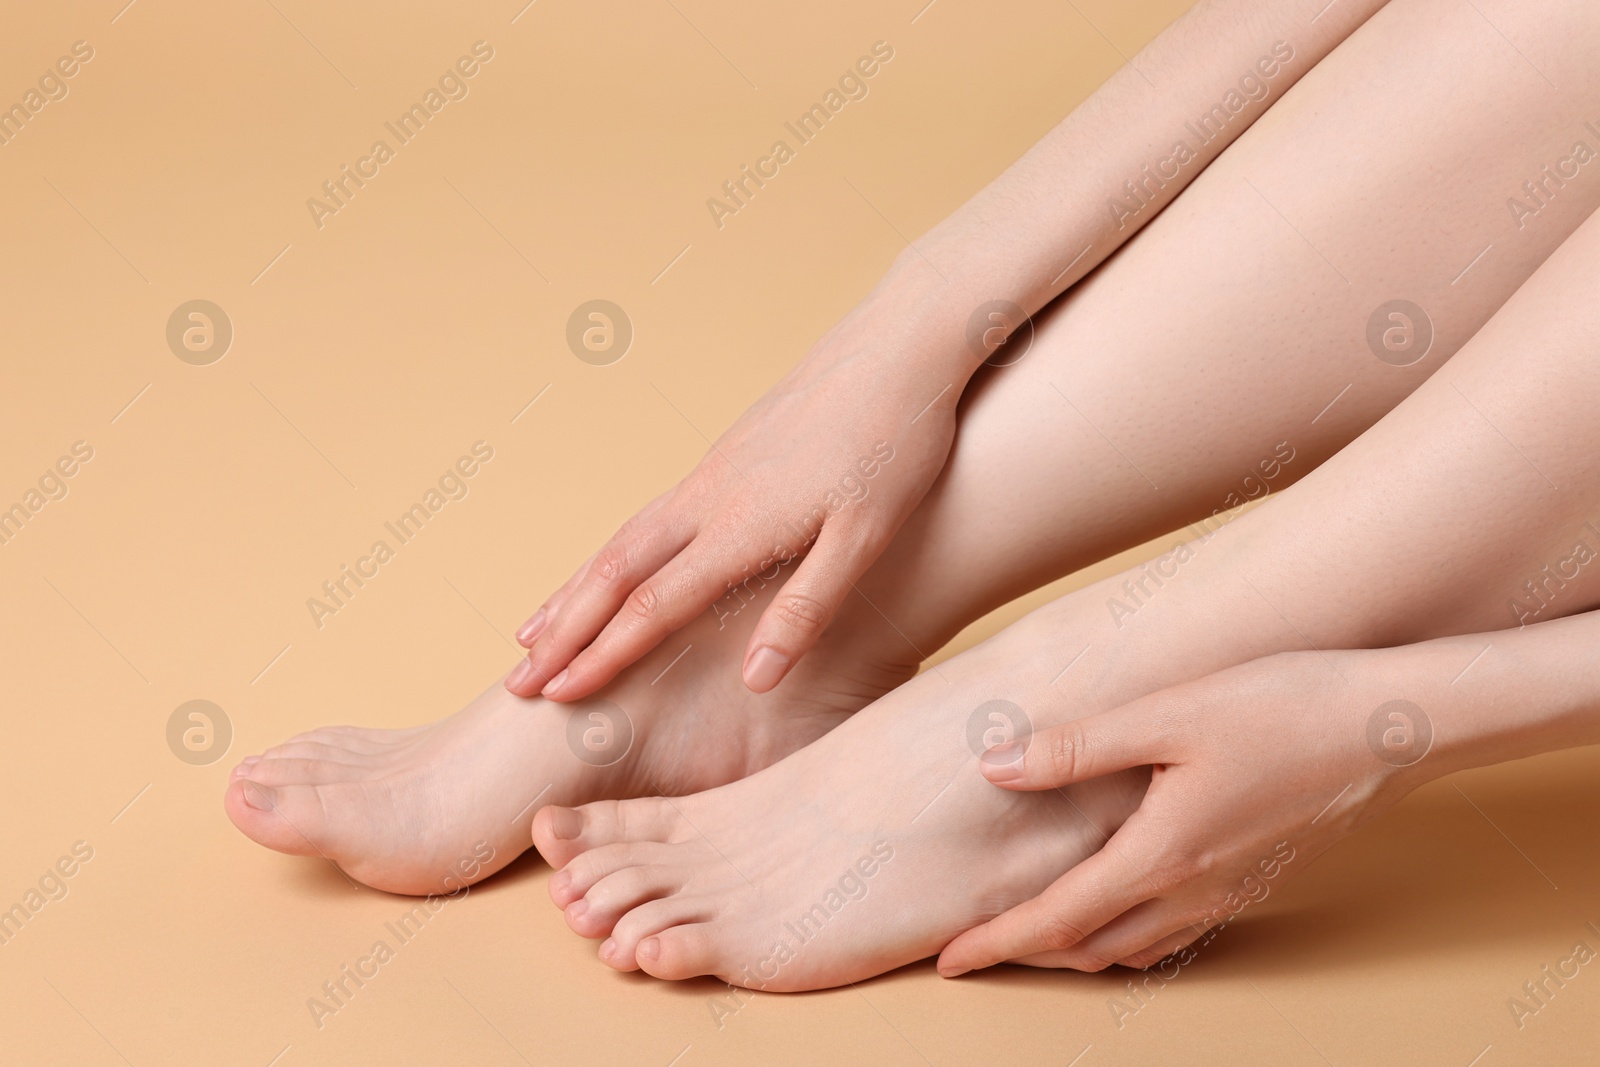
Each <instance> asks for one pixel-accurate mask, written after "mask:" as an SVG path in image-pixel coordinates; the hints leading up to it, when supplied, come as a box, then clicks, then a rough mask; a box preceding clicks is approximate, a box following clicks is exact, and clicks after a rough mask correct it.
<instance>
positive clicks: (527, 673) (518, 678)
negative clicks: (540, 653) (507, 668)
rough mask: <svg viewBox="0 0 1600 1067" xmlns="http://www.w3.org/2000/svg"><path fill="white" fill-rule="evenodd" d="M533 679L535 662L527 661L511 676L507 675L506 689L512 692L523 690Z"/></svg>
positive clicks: (514, 669)
mask: <svg viewBox="0 0 1600 1067" xmlns="http://www.w3.org/2000/svg"><path fill="white" fill-rule="evenodd" d="M532 678H533V660H531V659H525V660H523V661H522V662H521V663H519V664H517V665H516V667H514V668H512V671H511V673H510V674H508V675H506V688H507V689H510V690H513V691H515V690H517V689H521V688H522V687H523V686H525V685H527V684H528V682H529V681H530V680H531V679H532Z"/></svg>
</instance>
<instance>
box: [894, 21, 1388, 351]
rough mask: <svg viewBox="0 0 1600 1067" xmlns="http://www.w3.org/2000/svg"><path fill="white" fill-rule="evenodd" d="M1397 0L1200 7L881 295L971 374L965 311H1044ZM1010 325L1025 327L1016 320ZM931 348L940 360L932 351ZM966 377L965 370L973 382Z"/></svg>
mask: <svg viewBox="0 0 1600 1067" xmlns="http://www.w3.org/2000/svg"><path fill="white" fill-rule="evenodd" d="M1385 2H1386V0H1338V2H1336V3H1333V4H1330V5H1329V6H1328V7H1327V8H1325V9H1324V10H1323V11H1322V12H1321V13H1320V14H1318V13H1317V11H1316V5H1314V4H1307V3H1305V2H1303V0H1201V2H1200V3H1199V4H1197V5H1196V6H1195V7H1194V8H1193V9H1192V10H1191V11H1189V12H1188V13H1187V14H1185V15H1184V16H1183V17H1182V18H1180V19H1178V21H1176V22H1175V23H1173V24H1172V25H1171V26H1169V27H1168V28H1167V29H1166V30H1165V31H1163V32H1162V33H1161V34H1160V35H1159V36H1158V37H1157V38H1156V39H1155V40H1154V41H1152V42H1151V43H1150V44H1149V45H1148V46H1147V47H1146V48H1145V49H1143V50H1142V51H1141V52H1140V53H1139V54H1138V55H1136V56H1135V57H1134V58H1133V60H1132V62H1131V63H1129V64H1127V65H1124V66H1123V67H1122V68H1121V69H1120V70H1118V71H1117V73H1115V74H1114V75H1112V77H1111V78H1110V79H1109V80H1108V81H1107V82H1106V83H1105V84H1104V85H1103V86H1101V87H1100V89H1098V90H1097V91H1096V92H1095V93H1094V95H1092V96H1091V97H1089V99H1087V100H1086V101H1084V102H1083V103H1082V104H1081V105H1080V106H1079V107H1077V108H1076V109H1075V110H1074V111H1073V112H1072V113H1071V114H1070V115H1068V116H1067V117H1066V119H1064V120H1063V121H1062V122H1061V123H1060V124H1059V125H1057V126H1056V127H1055V128H1054V129H1053V130H1051V131H1050V132H1049V133H1048V134H1046V135H1045V137H1044V138H1043V139H1042V140H1041V141H1039V142H1038V143H1037V144H1036V145H1034V146H1033V148H1031V149H1030V150H1029V151H1028V152H1027V153H1026V154H1025V155H1024V156H1023V157H1022V158H1021V159H1019V160H1018V161H1017V162H1016V163H1014V164H1013V165H1012V166H1011V167H1010V168H1008V169H1007V170H1006V171H1005V172H1004V173H1003V174H1001V175H1000V176H999V177H998V178H996V179H995V180H994V181H993V182H991V183H990V184H989V185H988V186H987V187H986V188H984V189H983V190H981V191H980V192H979V193H978V194H977V195H976V196H974V197H973V198H972V199H971V200H970V201H968V202H967V203H966V204H965V205H963V206H962V207H961V208H959V209H958V210H957V211H956V212H955V213H954V214H952V215H951V216H950V217H949V218H947V219H946V220H945V221H943V222H941V223H940V224H939V225H937V226H935V227H934V228H933V229H932V230H931V231H930V232H929V233H927V234H926V235H924V236H923V237H922V238H920V239H919V240H917V241H916V242H915V244H914V245H913V246H912V247H910V248H908V249H906V250H905V251H904V252H903V253H901V255H900V256H899V257H898V258H897V260H896V262H895V264H894V266H893V267H892V268H891V270H890V271H889V273H888V275H887V277H886V278H885V279H884V281H883V282H882V283H881V284H880V285H879V287H878V288H877V290H875V291H874V293H873V295H872V297H871V298H869V301H868V305H869V306H870V307H873V308H876V309H878V310H879V311H882V312H883V313H884V314H883V315H882V316H876V315H875V316H874V317H875V318H879V317H881V318H882V319H883V320H884V321H896V322H900V323H905V324H908V325H907V326H906V327H905V328H906V329H910V330H915V331H917V333H918V334H919V335H920V336H919V337H918V338H917V340H918V341H919V342H920V343H917V344H914V345H910V346H907V347H908V348H909V349H911V350H913V351H916V352H917V353H918V358H932V359H934V360H937V361H941V366H942V369H946V370H947V371H948V372H949V373H950V374H951V375H953V376H960V375H963V374H964V375H970V374H971V373H972V372H973V371H975V370H976V369H977V367H978V365H979V364H980V363H981V362H982V360H983V359H984V357H985V353H984V352H983V351H982V350H981V349H978V348H976V347H975V346H974V345H973V344H971V343H970V339H969V338H968V336H967V332H968V326H969V319H970V318H971V317H972V314H973V312H974V310H975V309H976V308H978V307H979V306H980V305H981V304H983V303H985V302H986V301H990V300H1004V301H1008V302H1009V303H1011V304H1014V305H1016V306H1017V307H1018V308H1020V309H1021V311H1022V312H1023V313H1024V314H1026V315H1032V314H1033V313H1035V312H1037V311H1038V310H1039V309H1040V308H1042V307H1043V306H1044V305H1045V304H1046V303H1048V302H1049V301H1050V300H1052V299H1053V298H1054V297H1056V296H1057V295H1059V294H1060V293H1061V292H1063V291H1064V290H1065V289H1066V288H1067V287H1069V286H1070V285H1072V284H1073V283H1074V282H1076V281H1077V280H1078V279H1079V278H1081V277H1083V276H1084V275H1085V274H1087V273H1088V272H1089V271H1090V270H1092V269H1093V268H1094V267H1095V266H1096V265H1098V264H1099V263H1100V262H1102V261H1103V260H1104V259H1105V258H1106V257H1107V256H1109V255H1110V254H1111V253H1112V252H1114V251H1115V250H1116V249H1117V248H1118V247H1120V246H1121V245H1122V243H1123V242H1125V241H1126V240H1127V239H1128V238H1129V237H1131V236H1132V235H1133V234H1134V233H1136V232H1137V231H1138V230H1139V228H1140V227H1141V226H1143V225H1144V224H1145V223H1146V222H1148V221H1149V220H1150V219H1151V218H1153V217H1154V216H1155V215H1156V214H1157V212H1159V211H1160V210H1161V209H1162V208H1163V207H1165V206H1166V204H1168V203H1169V202H1170V201H1171V200H1172V199H1173V198H1174V197H1176V196H1177V195H1178V193H1179V192H1181V191H1182V189H1183V188H1184V187H1185V186H1186V185H1187V184H1188V183H1189V182H1190V181H1191V180H1192V179H1193V178H1194V176H1195V175H1196V174H1198V173H1199V172H1200V171H1201V170H1203V169H1204V168H1205V166H1206V165H1207V164H1208V163H1210V162H1211V160H1213V159H1214V158H1216V156H1217V155H1218V154H1219V153H1221V152H1222V150H1223V149H1224V148H1226V147H1227V146H1228V145H1229V144H1231V143H1232V142H1233V141H1234V139H1235V138H1237V137H1238V135H1239V134H1240V133H1242V132H1243V131H1244V130H1245V129H1246V128H1248V127H1249V125H1250V124H1251V123H1252V122H1254V121H1255V120H1256V118H1258V117H1259V116H1260V115H1261V114H1262V112H1264V111H1265V110H1266V109H1267V107H1269V106H1270V105H1271V104H1272V103H1273V102H1274V101H1275V100H1277V99H1278V98H1279V97H1281V96H1282V95H1283V94H1284V92H1286V91H1287V90H1288V88H1289V87H1290V86H1291V85H1293V84H1294V82H1295V81H1297V80H1298V79H1299V78H1300V76H1301V75H1303V74H1304V73H1305V72H1306V71H1308V70H1310V69H1311V68H1312V67H1313V66H1315V65H1316V64H1317V63H1318V62H1319V61H1320V60H1321V59H1322V58H1323V57H1324V56H1325V55H1327V54H1328V52H1330V51H1331V50H1332V49H1333V48H1334V47H1335V46H1336V45H1337V44H1338V43H1339V42H1340V41H1342V40H1344V39H1345V38H1346V37H1348V36H1349V35H1350V34H1351V33H1352V32H1354V30H1355V29H1356V28H1357V27H1359V26H1360V25H1361V24H1362V23H1363V22H1364V21H1366V19H1367V18H1368V17H1370V16H1371V15H1372V13H1373V12H1375V11H1376V10H1377V9H1378V8H1380V7H1382V6H1383V5H1384V3H1385ZM1007 325H1015V323H1008V324H1007ZM930 353H931V356H930V355H929V354H930ZM961 381H963V382H964V381H965V377H961Z"/></svg>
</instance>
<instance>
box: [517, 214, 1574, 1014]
mask: <svg viewBox="0 0 1600 1067" xmlns="http://www.w3.org/2000/svg"><path fill="white" fill-rule="evenodd" d="M1597 278H1600V214H1597V215H1595V216H1594V217H1592V218H1591V219H1590V220H1589V221H1588V222H1587V223H1586V224H1585V225H1584V226H1583V227H1582V228H1581V229H1580V230H1579V231H1578V232H1577V233H1576V234H1575V235H1574V236H1573V237H1572V238H1571V239H1570V240H1569V241H1568V242H1567V243H1566V244H1565V245H1564V246H1563V247H1562V248H1561V250H1560V251H1558V252H1557V253H1556V254H1555V255H1554V256H1552V257H1551V259H1550V260H1549V261H1548V262H1547V263H1546V264H1545V265H1544V266H1543V267H1541V268H1540V270H1539V271H1538V272H1537V273H1536V274H1535V275H1534V277H1533V278H1532V279H1530V281H1529V282H1528V283H1527V284H1526V285H1525V286H1524V287H1523V288H1522V289H1521V290H1520V291H1519V292H1518V293H1517V294H1516V296H1515V297H1513V298H1512V300H1511V301H1510V302H1509V303H1508V304H1507V305H1506V307H1505V308H1504V309H1502V310H1501V311H1500V313H1498V314H1497V315H1496V316H1495V317H1494V319H1492V320H1491V321H1490V322H1489V323H1488V324H1487V325H1486V326H1485V327H1484V328H1483V330H1481V331H1480V332H1479V333H1478V335H1477V336H1476V337H1474V338H1473V339H1472V341H1471V342H1470V343H1469V344H1468V345H1467V346H1466V347H1465V349H1464V350H1463V351H1462V352H1461V353H1460V355H1458V356H1457V357H1456V358H1455V359H1454V360H1452V361H1451V363H1450V364H1449V365H1448V366H1447V367H1445V368H1443V369H1442V370H1440V372H1439V373H1438V374H1437V375H1435V376H1434V377H1433V378H1432V380H1430V381H1429V382H1427V383H1426V384H1425V385H1424V386H1423V387H1422V388H1421V389H1419V390H1418V391H1417V392H1416V393H1415V394H1413V395H1412V396H1411V397H1409V398H1407V399H1406V400H1405V401H1404V402H1402V403H1401V404H1400V405H1399V406H1398V407H1397V408H1396V409H1395V410H1394V411H1393V412H1392V413H1390V414H1389V415H1388V416H1387V417H1386V418H1385V419H1383V420H1382V421H1381V422H1379V423H1378V425H1376V426H1375V427H1373V428H1372V429H1371V430H1370V431H1369V432H1368V433H1366V434H1364V435H1362V437H1361V438H1359V439H1358V440H1357V441H1355V442H1354V443H1352V444H1351V445H1350V446H1349V447H1347V448H1346V449H1345V450H1343V451H1342V452H1340V453H1339V454H1338V455H1337V456H1335V457H1334V458H1333V459H1331V460H1329V461H1328V462H1327V463H1326V464H1324V465H1323V466H1322V467H1320V468H1319V469H1318V470H1317V471H1315V472H1314V473H1312V474H1311V475H1310V476H1309V477H1308V478H1306V479H1305V480H1304V481H1303V482H1302V483H1300V484H1299V485H1296V486H1295V487H1293V488H1291V489H1290V490H1288V491H1287V492H1285V493H1284V494H1283V495H1282V496H1280V497H1278V498H1277V499H1275V500H1273V501H1271V502H1269V503H1268V504H1267V505H1266V506H1265V507H1263V508H1260V509H1258V510H1256V511H1254V512H1252V513H1250V514H1248V515H1246V516H1244V517H1242V518H1241V519H1239V520H1238V521H1237V522H1235V523H1234V524H1232V525H1230V526H1228V527H1226V528H1224V529H1222V530H1221V531H1220V532H1218V533H1217V534H1215V535H1214V536H1213V537H1212V538H1211V539H1210V540H1209V541H1207V542H1197V543H1194V544H1186V545H1183V546H1182V547H1181V548H1179V549H1178V550H1176V551H1174V552H1173V553H1171V554H1169V555H1168V556H1165V557H1162V559H1161V560H1159V561H1158V562H1157V564H1156V565H1155V566H1147V567H1144V568H1138V569H1135V570H1132V571H1129V572H1127V573H1126V574H1125V575H1121V576H1118V577H1115V578H1111V579H1107V580H1106V581H1104V582H1100V583H1098V584H1096V585H1093V586H1090V587H1088V588H1086V589H1083V590H1080V591H1079V592H1077V593H1075V594H1072V595H1070V596H1067V597H1064V598H1062V599H1061V600H1058V601H1056V602H1055V603H1053V604H1051V605H1049V606H1047V607H1045V608H1043V609H1040V610H1039V611H1036V612H1034V613H1033V614H1032V615H1030V616H1028V617H1027V618H1026V619H1024V620H1023V621H1022V622H1020V623H1018V624H1017V625H1015V626H1013V627H1011V628H1010V629H1009V630H1007V631H1005V632H1004V633H1002V634H1001V635H999V636H997V637H995V638H994V639H992V640H990V641H988V642H986V643H985V644H983V645H980V646H978V647H977V648H975V649H973V650H971V651H969V652H967V653H965V654H963V655H961V656H959V657H957V658H955V659H953V660H951V661H949V662H947V663H945V664H944V665H942V666H941V668H940V671H939V674H938V676H935V675H933V674H932V673H931V672H930V673H928V674H924V675H923V676H921V677H920V678H917V679H916V680H914V681H912V682H910V683H908V684H906V685H904V686H902V687H901V688H900V689H898V690H896V691H895V692H894V693H891V694H889V695H888V696H886V697H885V698H883V699H882V700H880V701H878V702H877V703H875V704H874V705H872V706H871V707H869V708H867V709H865V710H863V711H862V712H860V713H858V714H857V715H856V716H855V717H854V718H852V719H851V720H850V721H849V722H847V723H845V724H844V725H842V726H840V727H839V728H838V729H837V730H835V731H833V732H832V733H830V734H829V735H827V736H826V737H823V738H821V739H820V740H818V741H817V742H816V743H814V744H812V745H811V746H809V747H807V748H805V749H803V750H801V751H800V752H797V753H795V754H794V755H792V756H790V757H788V758H786V759H785V760H783V761H782V762H780V763H778V764H776V765H774V766H772V767H769V768H767V769H766V770H764V771H761V772H758V773H757V774H755V775H753V776H751V777H749V778H746V779H744V780H742V781H739V782H735V783H733V784H731V785H727V786H723V787H721V788H719V789H715V790H712V791H710V792H707V793H702V794H698V795H695V796H691V797H683V798H679V799H677V800H672V801H665V800H655V799H644V800H629V801H622V802H620V803H619V802H615V801H612V802H602V803H599V804H592V805H589V806H586V807H584V808H582V809H579V810H577V811H573V810H569V809H556V808H551V809H545V810H543V811H541V812H540V813H539V814H538V816H537V817H536V818H535V822H534V834H535V840H536V841H537V843H538V844H539V847H540V849H541V851H543V852H544V854H545V855H546V856H547V857H549V858H550V859H551V861H552V862H555V863H564V864H565V866H564V867H563V869H562V871H561V872H559V873H558V874H557V875H556V876H555V877H554V878H553V879H552V881H551V894H552V896H553V897H554V898H555V900H556V902H557V904H558V905H561V906H563V907H564V908H565V909H566V912H567V917H568V922H569V925H571V926H572V927H573V929H574V930H576V931H577V932H579V933H581V934H584V935H586V936H591V937H600V936H607V935H609V937H608V940H607V941H606V943H605V944H604V945H602V947H601V956H602V958H603V959H606V960H607V961H608V962H610V963H611V964H612V965H613V966H617V967H619V968H621V969H633V968H635V967H643V969H645V970H646V971H648V972H650V973H651V974H655V975H658V976H660V977H665V978H683V977H688V976H691V975H697V974H715V975H717V976H718V977H720V978H722V979H724V980H725V981H729V982H735V983H739V984H743V985H754V986H758V987H762V988H770V989H805V988H816V987H820V986H828V985H837V984H842V983H844V982H847V981H854V980H857V979H859V978H862V977H866V976H869V975H872V974H877V973H881V972H882V971H885V970H888V969H891V968H893V967H897V966H900V965H902V964H905V963H908V962H910V961H912V960H916V959H919V958H922V957H925V956H927V955H930V954H932V953H933V952H935V951H937V950H938V949H939V948H940V947H942V946H943V945H944V944H945V943H946V942H947V941H948V940H949V939H950V938H951V937H953V936H954V935H955V934H957V933H959V932H961V931H962V930H964V929H967V928H969V927H971V926H973V925H976V923H977V922H980V921H982V920H984V919H987V918H988V917H990V916H992V915H993V914H995V913H997V912H999V911H1001V910H1004V909H1006V908H1007V907H1009V906H1011V905H1013V904H1015V903H1017V902H1020V901H1021V900H1025V899H1027V898H1029V897H1032V896H1034V895H1036V894H1037V893H1038V892H1039V891H1040V890H1042V889H1043V888H1044V887H1045V886H1046V885H1048V884H1049V883H1050V882H1051V881H1052V880H1053V879H1054V878H1055V877H1056V876H1057V875H1059V874H1060V872H1061V871H1063V870H1065V869H1066V868H1068V867H1070V866H1071V865H1072V864H1073V863H1075V862H1077V861H1078V860H1080V859H1082V858H1083V857H1084V856H1086V855H1089V854H1090V853H1092V852H1093V851H1095V850H1096V849H1097V848H1099V847H1100V845H1101V843H1102V842H1103V841H1104V839H1105V834H1106V833H1107V831H1109V830H1111V829H1113V828H1114V827H1115V826H1116V825H1118V824H1119V823H1120V820H1121V819H1122V818H1125V817H1126V815H1127V814H1128V813H1129V811H1130V810H1131V809H1132V807H1133V806H1134V805H1135V804H1136V803H1137V800H1138V797H1139V794H1140V792H1141V791H1142V789H1143V785H1144V782H1145V780H1146V779H1144V777H1143V776H1142V775H1140V774H1138V773H1135V772H1126V773H1122V774H1118V775H1114V776H1110V777H1107V778H1102V779H1097V780H1095V781H1092V782H1088V783H1084V784H1082V785H1077V786H1072V787H1069V788H1067V789H1065V790H1057V791H1047V792H1041V793H1014V792H1008V791H1005V790H1000V789H997V788H995V787H993V786H992V785H990V784H989V783H988V782H987V781H986V780H985V779H984V778H983V777H982V776H981V775H980V774H979V773H978V771H977V768H976V766H975V763H976V759H977V757H978V755H979V754H980V753H981V752H983V751H984V750H985V748H986V747H987V746H988V745H991V744H994V743H998V742H999V741H1002V740H1006V739H1008V738H1007V735H1008V733H1009V732H1012V731H1015V732H1018V733H1021V732H1023V731H1024V730H1025V724H1027V723H1028V722H1030V721H1031V722H1032V723H1033V724H1035V725H1053V724H1056V723H1060V722H1064V721H1068V720H1070V719H1072V718H1075V717H1078V716H1082V715H1084V714H1088V713H1091V712H1094V711H1099V710H1104V709H1107V708H1111V707H1115V706H1117V705H1119V704H1122V703H1125V702H1127V701H1129V700H1131V699H1134V698H1136V697H1139V696H1142V695H1144V694H1147V693H1150V692H1153V691H1155V690H1157V689H1161V688H1165V687H1167V686H1169V685H1172V684H1174V683H1177V682H1181V681H1184V680H1187V679H1191V678H1195V677H1198V676H1201V675H1204V674H1209V673H1211V672H1213V671H1215V670H1219V669H1222V668H1224V667H1228V666H1231V665H1234V664H1237V663H1241V662H1244V661H1246V660H1251V659H1256V658H1258V657H1261V656H1265V655H1270V654H1272V653H1275V652H1281V651H1288V650H1306V649H1308V648H1309V649H1327V648H1369V647H1378V646H1382V645H1389V644H1400V643H1408V642H1415V641H1421V640H1425V639H1428V638H1433V637H1439V636H1444V635H1449V634H1458V633H1469V632H1477V631H1488V630H1494V629H1501V628H1505V627H1507V626H1511V625H1515V624H1517V623H1519V622H1523V621H1527V620H1529V619H1545V618H1555V617H1559V616H1562V615H1566V614H1571V613H1574V612H1580V611H1586V610H1589V609H1592V608H1594V607H1595V606H1597V605H1600V465H1597V464H1596V463H1595V455H1596V453H1597V452H1600V421H1597V420H1596V418H1595V412H1596V410H1597V409H1600V359H1597V358H1596V352H1597V350H1600V301H1597V300H1596V299H1595V293H1596V285H1597V283H1596V279H1597ZM1469 665H1470V657H1464V659H1463V662H1462V663H1461V664H1460V665H1459V666H1460V668H1461V669H1463V670H1464V669H1466V668H1467V667H1468V666H1469ZM1329 670H1330V671H1333V670H1335V668H1334V667H1333V666H1332V665H1331V661H1330V666H1329ZM1350 743H1351V744H1352V745H1360V744H1365V740H1364V738H1360V737H1352V738H1351V739H1350ZM1239 773H1240V774H1241V775H1245V776H1248V775H1250V774H1252V773H1258V769H1256V768H1253V767H1251V766H1245V765H1241V766H1240V768H1239ZM1327 799H1328V801H1329V802H1330V803H1331V802H1332V801H1334V800H1335V799H1337V798H1335V797H1332V796H1330V797H1328V798H1327ZM1138 873H1140V874H1142V875H1144V876H1147V877H1150V878H1152V879H1153V880H1157V879H1159V878H1161V877H1162V875H1163V873H1164V872H1160V871H1149V872H1138ZM1157 884H1159V883H1157Z"/></svg>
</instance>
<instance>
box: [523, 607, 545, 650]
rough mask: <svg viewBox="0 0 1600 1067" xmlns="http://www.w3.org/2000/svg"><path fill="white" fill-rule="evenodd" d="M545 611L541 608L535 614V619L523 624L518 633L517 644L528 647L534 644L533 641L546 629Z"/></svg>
mask: <svg viewBox="0 0 1600 1067" xmlns="http://www.w3.org/2000/svg"><path fill="white" fill-rule="evenodd" d="M544 624H545V616H544V609H543V608H540V609H539V610H538V611H536V612H534V613H533V618H531V619H529V620H528V621H527V622H525V623H523V624H522V629H520V630H518V631H517V644H519V645H523V646H527V645H531V644H533V639H534V638H535V637H538V636H539V632H540V631H541V630H543V629H544Z"/></svg>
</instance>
